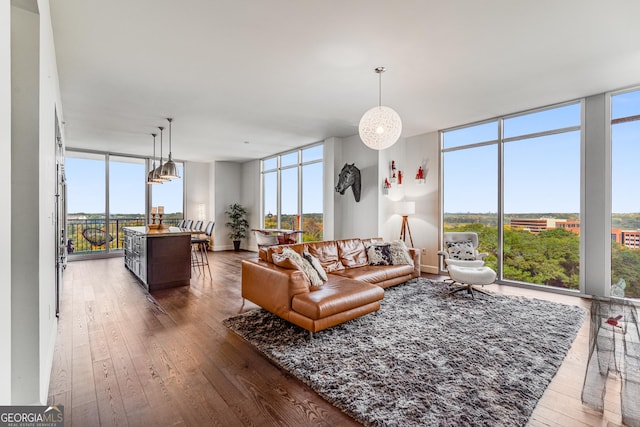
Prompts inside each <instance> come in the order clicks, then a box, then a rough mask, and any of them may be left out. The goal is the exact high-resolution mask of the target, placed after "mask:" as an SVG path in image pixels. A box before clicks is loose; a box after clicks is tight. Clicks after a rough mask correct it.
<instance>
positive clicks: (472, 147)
mask: <svg viewBox="0 0 640 427" xmlns="http://www.w3.org/2000/svg"><path fill="white" fill-rule="evenodd" d="M442 144H443V148H444V149H443V156H442V170H443V184H444V191H443V194H444V199H443V212H444V215H443V221H444V231H475V232H476V233H478V238H479V241H480V245H481V247H480V249H481V251H482V252H487V253H489V256H488V257H486V258H485V261H486V263H487V265H488V266H490V267H492V268H494V269H495V268H497V265H498V258H497V255H498V232H497V230H498V187H497V184H498V122H497V121H495V120H493V121H490V122H486V123H481V124H477V125H474V126H470V127H464V128H460V129H454V130H450V131H448V132H444V133H443V135H442Z"/></svg>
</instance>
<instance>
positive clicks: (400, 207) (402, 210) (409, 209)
mask: <svg viewBox="0 0 640 427" xmlns="http://www.w3.org/2000/svg"><path fill="white" fill-rule="evenodd" d="M396 213H397V214H398V215H402V226H401V228H400V240H402V241H403V242H406V239H407V233H408V234H409V241H410V242H411V247H413V237H412V236H411V228H410V227H409V215H413V214H415V213H416V202H397V203H396Z"/></svg>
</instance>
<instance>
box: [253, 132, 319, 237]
mask: <svg viewBox="0 0 640 427" xmlns="http://www.w3.org/2000/svg"><path fill="white" fill-rule="evenodd" d="M322 160H323V145H322V144H315V145H311V146H308V147H303V148H301V149H297V150H294V151H289V152H286V153H282V154H279V155H276V156H273V157H269V158H266V159H263V160H262V162H261V171H262V224H263V227H264V228H283V229H296V230H302V231H303V234H302V240H303V241H315V240H322V235H323V228H322V224H323V222H322V219H323V197H322V195H323V165H322Z"/></svg>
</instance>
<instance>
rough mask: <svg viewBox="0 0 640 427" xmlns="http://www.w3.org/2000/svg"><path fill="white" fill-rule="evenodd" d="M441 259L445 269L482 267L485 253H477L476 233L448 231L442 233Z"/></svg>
mask: <svg viewBox="0 0 640 427" xmlns="http://www.w3.org/2000/svg"><path fill="white" fill-rule="evenodd" d="M442 245H443V246H444V247H443V250H441V251H438V255H440V256H442V257H443V260H444V264H445V267H446V266H449V265H453V264H455V265H460V266H467V267H472V266H483V265H484V257H486V256H487V255H489V254H488V253H487V252H478V233H475V232H472V231H450V232H446V233H444V240H443V242H442Z"/></svg>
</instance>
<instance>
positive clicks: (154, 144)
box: [151, 133, 157, 169]
mask: <svg viewBox="0 0 640 427" xmlns="http://www.w3.org/2000/svg"><path fill="white" fill-rule="evenodd" d="M156 135H157V134H156V133H152V134H151V136H153V168H154V169H155V168H156Z"/></svg>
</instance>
